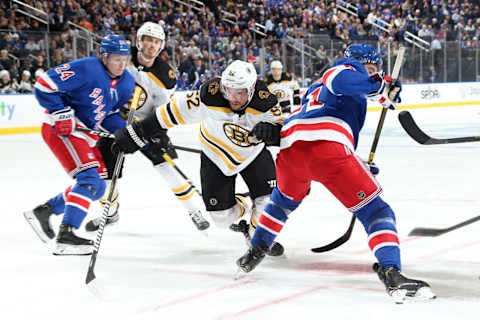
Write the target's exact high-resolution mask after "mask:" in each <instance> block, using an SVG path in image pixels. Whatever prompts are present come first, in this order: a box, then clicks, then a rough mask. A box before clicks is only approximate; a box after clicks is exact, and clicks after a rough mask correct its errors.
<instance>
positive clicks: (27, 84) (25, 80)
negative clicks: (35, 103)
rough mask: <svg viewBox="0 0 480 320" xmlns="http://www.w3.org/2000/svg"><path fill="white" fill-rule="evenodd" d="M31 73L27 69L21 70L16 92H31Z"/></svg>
mask: <svg viewBox="0 0 480 320" xmlns="http://www.w3.org/2000/svg"><path fill="white" fill-rule="evenodd" d="M30 76H31V73H30V71H28V70H23V72H22V78H21V80H20V84H19V86H18V92H20V93H31V92H33V84H32V81H31V79H30Z"/></svg>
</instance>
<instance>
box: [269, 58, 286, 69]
mask: <svg viewBox="0 0 480 320" xmlns="http://www.w3.org/2000/svg"><path fill="white" fill-rule="evenodd" d="M270 69H283V65H282V63H281V62H280V61H278V60H273V61H272V63H271V64H270Z"/></svg>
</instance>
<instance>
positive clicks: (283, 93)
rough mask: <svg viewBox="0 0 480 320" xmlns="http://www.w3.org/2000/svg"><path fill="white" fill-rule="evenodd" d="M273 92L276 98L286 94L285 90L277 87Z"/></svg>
mask: <svg viewBox="0 0 480 320" xmlns="http://www.w3.org/2000/svg"><path fill="white" fill-rule="evenodd" d="M273 94H274V95H275V96H276V97H277V99H278V100H280V99H282V98H284V97H285V96H286V94H285V91H283V90H281V89H277V90H274V91H273Z"/></svg>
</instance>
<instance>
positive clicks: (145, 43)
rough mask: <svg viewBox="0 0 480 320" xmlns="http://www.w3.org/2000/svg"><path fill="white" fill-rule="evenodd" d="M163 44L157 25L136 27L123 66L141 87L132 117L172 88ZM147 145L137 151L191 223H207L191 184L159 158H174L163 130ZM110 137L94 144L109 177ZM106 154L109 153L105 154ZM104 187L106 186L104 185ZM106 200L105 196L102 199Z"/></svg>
mask: <svg viewBox="0 0 480 320" xmlns="http://www.w3.org/2000/svg"><path fill="white" fill-rule="evenodd" d="M164 46H165V33H164V31H163V28H162V26H161V25H159V24H156V23H153V22H145V23H144V24H143V25H142V26H141V27H140V28H139V29H138V30H137V37H136V47H132V59H131V61H130V63H129V65H128V67H127V70H128V72H129V73H130V74H131V75H132V76H133V78H134V79H135V85H136V86H139V87H140V88H141V95H140V99H139V103H138V107H137V109H136V111H135V120H137V121H139V120H143V119H145V118H146V117H148V116H149V115H150V114H152V113H154V110H155V108H156V107H158V106H160V105H163V104H165V103H167V102H168V101H170V97H171V96H172V94H173V93H174V91H175V88H176V78H175V74H174V71H173V69H172V68H171V67H170V66H169V65H168V64H167V63H166V62H164V61H163V60H161V59H160V58H159V57H158V55H159V54H160V52H161V51H162V50H163V48H164ZM128 106H129V104H127V105H125V107H124V108H123V110H122V111H123V112H124V114H125V116H126V114H127V113H128ZM150 141H151V142H150V143H149V145H148V147H146V148H143V149H142V150H141V152H142V153H143V154H144V155H145V157H147V158H148V159H149V160H150V161H151V162H152V164H153V166H154V168H155V170H156V171H157V172H158V173H159V174H160V175H161V176H162V177H163V178H164V179H165V181H166V182H167V184H168V185H169V187H170V188H171V190H172V191H173V193H174V194H175V196H176V197H177V199H178V200H179V201H180V203H181V204H182V205H183V207H184V208H185V209H186V210H187V212H188V214H189V216H190V218H191V219H192V221H193V223H194V224H195V226H196V227H197V229H199V230H201V231H202V230H205V229H207V228H208V227H209V226H210V224H209V222H208V221H207V220H205V218H203V216H202V212H201V209H200V208H201V205H202V201H201V199H200V196H199V195H198V194H197V193H196V191H195V189H194V187H193V186H192V185H190V184H189V183H188V182H187V181H186V180H185V179H184V178H182V177H181V176H180V175H179V174H178V173H177V172H176V170H175V169H174V168H173V167H172V166H171V165H170V164H169V163H168V162H167V161H165V159H164V158H163V154H164V152H166V153H167V154H168V155H169V156H170V157H171V158H173V159H176V158H178V156H177V152H176V151H175V149H174V148H173V146H172V144H171V142H170V139H169V137H168V136H167V134H166V132H165V131H159V132H157V134H156V135H155V136H154V137H152V139H151V140H150ZM112 142H113V140H112V139H109V138H102V139H101V140H100V141H99V143H98V144H97V146H98V147H99V149H100V150H102V154H103V155H104V159H107V158H108V160H105V161H106V162H107V163H110V165H107V167H108V168H109V169H111V170H109V177H111V175H112V173H113V168H114V165H115V160H116V155H112V153H111V151H110V149H111V144H112ZM108 155H110V156H108ZM107 190H108V188H107ZM117 197H118V192H117V190H115V194H114V201H113V205H114V206H115V208H114V210H111V211H110V212H111V214H110V215H109V216H108V219H107V225H108V224H112V223H115V222H117V221H118V219H119V215H118V206H119V203H118V200H117ZM103 200H104V201H106V199H103ZM100 221H101V218H96V219H93V220H91V221H90V222H89V223H87V225H86V226H85V227H86V230H87V231H96V230H97V229H98V227H99V225H100Z"/></svg>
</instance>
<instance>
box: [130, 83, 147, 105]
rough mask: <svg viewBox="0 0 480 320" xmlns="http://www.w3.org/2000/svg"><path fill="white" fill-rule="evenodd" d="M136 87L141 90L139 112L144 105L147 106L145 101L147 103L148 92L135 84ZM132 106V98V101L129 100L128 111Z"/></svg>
mask: <svg viewBox="0 0 480 320" xmlns="http://www.w3.org/2000/svg"><path fill="white" fill-rule="evenodd" d="M135 87H139V88H140V96H139V98H138V105H137V110H138V109H140V108H141V107H143V105H144V104H145V101H147V92H146V91H145V89H143V87H142V86H141V85H139V84H138V83H135ZM131 105H132V97H130V99H129V100H128V109H130V106H131Z"/></svg>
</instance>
